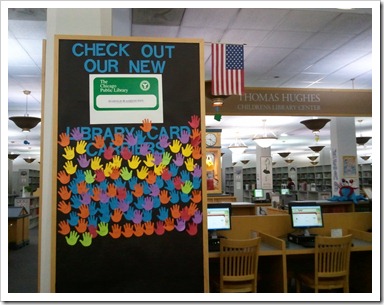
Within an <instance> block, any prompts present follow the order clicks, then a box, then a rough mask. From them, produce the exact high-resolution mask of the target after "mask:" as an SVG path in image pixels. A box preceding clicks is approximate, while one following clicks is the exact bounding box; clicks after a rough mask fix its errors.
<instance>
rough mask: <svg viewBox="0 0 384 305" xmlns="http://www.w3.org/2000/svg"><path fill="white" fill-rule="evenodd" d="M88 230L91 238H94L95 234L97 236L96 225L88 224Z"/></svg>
mask: <svg viewBox="0 0 384 305" xmlns="http://www.w3.org/2000/svg"><path fill="white" fill-rule="evenodd" d="M88 231H89V233H90V234H91V236H92V238H96V237H97V236H99V235H98V234H97V227H96V225H88Z"/></svg>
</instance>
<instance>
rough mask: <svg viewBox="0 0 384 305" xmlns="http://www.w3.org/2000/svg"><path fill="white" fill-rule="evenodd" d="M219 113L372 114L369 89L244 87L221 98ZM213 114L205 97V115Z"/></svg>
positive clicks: (283, 114)
mask: <svg viewBox="0 0 384 305" xmlns="http://www.w3.org/2000/svg"><path fill="white" fill-rule="evenodd" d="M218 112H219V113H220V114H222V115H260V116H262V115H272V116H288V115H289V116H347V117H353V116H367V117H370V116H372V90H355V89H353V90H341V89H302V88H253V87H252V88H245V94H243V95H233V96H230V97H228V98H226V99H224V104H223V106H221V107H220V109H218ZM215 113H217V112H216V108H215V107H213V106H212V102H211V100H210V99H209V98H207V97H206V114H207V115H213V114H215Z"/></svg>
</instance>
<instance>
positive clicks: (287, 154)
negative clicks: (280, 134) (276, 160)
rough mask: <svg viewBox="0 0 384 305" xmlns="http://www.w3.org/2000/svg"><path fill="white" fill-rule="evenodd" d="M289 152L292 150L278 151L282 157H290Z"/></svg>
mask: <svg viewBox="0 0 384 305" xmlns="http://www.w3.org/2000/svg"><path fill="white" fill-rule="evenodd" d="M289 154H290V152H280V153H278V155H280V157H282V158H286V157H288V156H289Z"/></svg>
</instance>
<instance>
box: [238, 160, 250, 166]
mask: <svg viewBox="0 0 384 305" xmlns="http://www.w3.org/2000/svg"><path fill="white" fill-rule="evenodd" d="M240 161H241V163H243V164H244V165H245V164H247V163H248V162H249V160H240Z"/></svg>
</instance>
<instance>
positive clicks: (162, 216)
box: [157, 207, 168, 221]
mask: <svg viewBox="0 0 384 305" xmlns="http://www.w3.org/2000/svg"><path fill="white" fill-rule="evenodd" d="M157 218H158V219H159V220H162V221H164V220H166V219H167V218H168V209H167V208H166V207H161V208H160V209H159V215H157Z"/></svg>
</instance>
